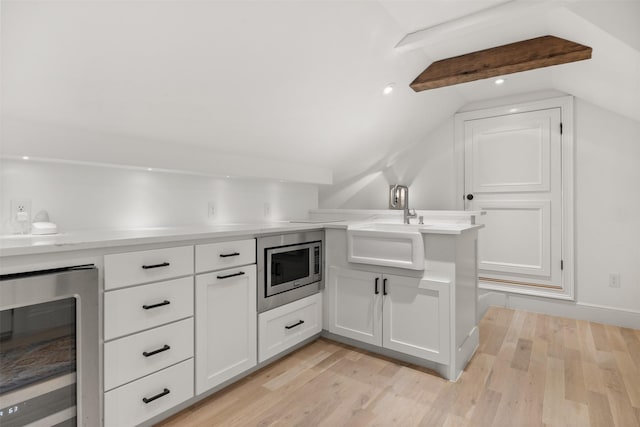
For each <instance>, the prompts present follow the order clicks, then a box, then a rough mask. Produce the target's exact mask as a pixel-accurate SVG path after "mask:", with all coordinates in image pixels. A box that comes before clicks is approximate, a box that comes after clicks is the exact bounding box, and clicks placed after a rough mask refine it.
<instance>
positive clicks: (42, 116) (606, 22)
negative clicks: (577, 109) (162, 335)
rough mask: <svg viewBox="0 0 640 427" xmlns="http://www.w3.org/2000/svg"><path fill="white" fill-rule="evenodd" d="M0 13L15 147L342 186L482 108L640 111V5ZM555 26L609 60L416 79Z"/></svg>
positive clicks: (19, 7)
mask: <svg viewBox="0 0 640 427" xmlns="http://www.w3.org/2000/svg"><path fill="white" fill-rule="evenodd" d="M514 4H515V6H514ZM505 7H506V8H507V9H513V10H515V12H509V13H502V12H501V8H505ZM490 8H493V9H492V10H491V12H483V11H485V10H487V9H490ZM0 13H1V16H0V18H1V25H2V26H1V36H2V37H1V49H2V52H1V54H2V64H1V67H2V70H1V71H2V75H1V80H2V87H1V89H2V105H1V108H2V111H1V112H2V120H3V126H2V148H1V150H2V151H1V154H3V155H5V156H17V155H21V154H24V153H25V151H26V150H31V152H30V153H29V154H31V155H32V156H34V157H38V156H40V157H46V158H60V159H67V160H72V161H86V162H101V161H103V162H104V161H105V158H108V163H118V164H124V165H131V166H151V163H153V162H157V163H158V164H154V166H158V167H164V168H167V169H171V168H177V169H184V168H187V169H188V168H189V165H194V169H195V170H194V171H195V172H199V173H212V174H215V173H216V172H218V173H220V174H228V173H235V171H234V170H233V168H231V170H230V169H229V166H228V164H230V162H226V161H225V162H223V161H218V162H217V163H216V162H215V161H214V158H215V157H217V156H218V157H220V158H225V157H224V156H236V157H234V158H243V157H247V158H248V157H251V158H252V159H253V160H252V161H253V163H251V162H249V163H248V164H257V163H258V162H259V161H263V163H264V164H265V165H266V166H265V168H272V169H277V170H280V174H278V173H274V174H273V175H269V174H268V173H266V172H260V173H258V175H262V176H270V177H276V178H277V177H279V178H284V179H289V178H290V179H297V180H302V181H305V180H306V181H311V182H320V183H327V182H329V181H330V178H327V176H329V175H330V172H331V171H334V172H335V173H336V175H337V176H348V175H349V174H352V173H356V172H358V171H360V170H363V169H366V168H367V167H370V165H372V164H375V163H376V162H380V161H381V159H384V158H385V157H386V156H388V155H389V154H390V153H393V152H394V151H397V150H398V149H401V148H402V147H404V146H407V145H411V144H415V143H416V142H418V141H421V140H422V138H424V136H425V135H426V134H428V133H429V131H430V130H431V129H432V128H433V127H435V126H436V125H437V124H438V123H440V122H441V121H443V120H444V119H446V118H447V117H450V116H451V115H452V114H454V113H455V112H456V111H457V110H459V109H460V108H461V107H463V106H464V105H466V104H468V103H470V102H474V101H479V100H484V99H490V98H496V97H502V96H507V95H513V94H519V93H526V92H532V91H538V90H557V91H562V92H565V93H569V94H573V95H575V96H578V97H581V98H583V99H585V100H587V101H590V102H592V103H595V104H598V105H601V106H603V107H605V108H608V109H610V110H613V111H615V112H618V113H619V114H622V115H624V116H627V117H631V118H633V119H635V120H640V77H639V76H640V26H639V25H637V23H638V16H640V2H639V1H636V0H633V1H618V0H609V1H590V0H582V1H573V2H560V1H553V0H551V1H544V0H535V1H533V0H515V1H511V2H502V1H495V0H486V1H485V0H475V1H463V0H442V1H436V0H426V1H402V0H397V1H396V0H382V1H377V2H375V1H288V2H282V1H269V0H262V1H189V0H186V1H116V2H114V1H57V0H52V1H41V2H36V1H28V0H15V1H11V0H9V1H6V0H3V2H2V6H1V10H0ZM469 15H471V17H469ZM465 17H466V18H465ZM429 28H431V29H432V31H429V30H427V31H425V32H422V33H421V32H420V30H423V29H429ZM414 32H418V33H416V34H414V38H413V41H412V42H411V43H408V44H405V45H401V46H398V47H396V46H397V45H398V43H399V42H400V41H401V40H403V38H405V36H407V34H410V33H414ZM546 34H552V35H556V36H559V37H563V38H566V39H569V40H572V41H575V42H578V43H582V44H585V45H587V46H591V47H592V48H593V58H592V59H591V60H588V61H581V62H578V63H573V64H566V65H560V66H555V67H550V68H546V69H540V70H535V71H528V72H524V73H518V74H513V75H510V76H509V77H508V78H507V82H506V83H505V84H504V85H502V86H500V87H496V86H495V85H494V84H493V83H492V81H491V80H480V81H476V82H470V83H465V84H462V85H458V86H453V87H447V88H440V89H435V90H430V91H426V92H421V93H415V92H413V90H411V89H410V88H409V83H410V82H411V81H412V80H413V79H414V78H415V77H416V76H417V75H418V74H419V73H420V72H421V71H422V70H424V69H425V68H426V67H427V66H428V65H429V64H430V63H431V62H433V61H436V60H439V59H443V58H447V57H451V56H455V55H460V54H464V53H467V52H472V51H476V50H480V49H486V48H489V47H493V46H499V45H503V44H507V43H511V42H515V41H519V40H525V39H528V38H532V37H537V36H541V35H546ZM389 83H394V84H395V86H394V87H395V90H394V91H393V92H392V93H391V94H390V95H383V93H382V91H383V88H384V87H385V86H386V85H387V84H389ZM156 151H157V152H162V155H161V156H160V155H159V154H158V153H157V152H156ZM207 156H210V157H209V158H208V157H207ZM238 156H240V157H238ZM178 158H179V159H180V162H177V161H176V159H178ZM208 159H209V160H210V161H209V162H207V160H208ZM145 161H146V162H147V164H146V165H145V164H144V162H145ZM208 163H209V164H212V165H215V167H214V166H211V167H207V164H208ZM231 163H233V162H231ZM236 163H237V164H240V163H241V162H239V163H238V162H236ZM287 163H288V164H296V165H297V167H298V169H296V171H295V173H294V172H291V171H289V172H287V169H286V167H282V165H284V164H287ZM225 165H227V166H226V167H227V169H225ZM300 166H302V168H303V169H305V170H306V171H310V172H309V173H311V175H309V176H308V177H307V178H300V177H301V176H303V175H304V174H305V172H304V171H302V172H301V170H300ZM234 167H235V169H238V173H241V170H240V169H241V165H240V166H238V165H236V166H234ZM216 168H217V169H219V170H217V169H216ZM246 173H247V174H249V175H250V174H251V172H250V171H246Z"/></svg>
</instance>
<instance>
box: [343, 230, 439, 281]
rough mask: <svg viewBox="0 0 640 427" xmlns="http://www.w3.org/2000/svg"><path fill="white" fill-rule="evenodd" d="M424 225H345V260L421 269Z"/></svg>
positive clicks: (422, 265) (422, 263)
mask: <svg viewBox="0 0 640 427" xmlns="http://www.w3.org/2000/svg"><path fill="white" fill-rule="evenodd" d="M426 227H428V226H425V225H410V224H382V223H374V224H358V225H350V226H349V227H348V228H347V261H349V262H355V263H360V264H372V265H382V266H387V267H397V268H406V269H410V270H424V244H423V241H422V233H421V232H420V230H421V229H423V228H426Z"/></svg>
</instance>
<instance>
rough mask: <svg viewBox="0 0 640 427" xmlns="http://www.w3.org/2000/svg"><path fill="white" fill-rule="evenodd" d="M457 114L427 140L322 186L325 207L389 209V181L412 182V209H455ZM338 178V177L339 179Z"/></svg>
mask: <svg viewBox="0 0 640 427" xmlns="http://www.w3.org/2000/svg"><path fill="white" fill-rule="evenodd" d="M453 129H454V126H453V117H449V118H448V119H446V120H445V121H444V122H442V123H440V124H439V125H438V126H437V127H436V128H435V129H434V130H433V131H432V132H431V133H429V135H428V136H427V137H425V138H424V140H423V141H420V142H419V143H417V144H414V145H412V146H409V147H407V148H406V149H404V150H401V151H399V152H393V153H389V156H388V160H387V161H386V162H380V163H379V164H377V165H375V167H373V168H370V169H369V170H367V171H364V172H362V173H360V174H357V175H355V176H352V177H350V178H348V179H346V180H343V181H338V182H336V183H335V184H334V185H331V186H323V187H321V188H320V201H319V204H320V207H321V208H323V209H387V208H388V207H389V193H388V189H389V185H392V184H402V185H406V186H409V187H410V189H411V191H410V192H409V206H410V207H411V208H412V209H421V210H432V209H444V210H451V209H455V198H454V197H455V184H456V167H455V166H456V165H455V159H454V155H453ZM336 181H337V180H336Z"/></svg>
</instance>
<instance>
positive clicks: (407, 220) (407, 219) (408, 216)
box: [404, 206, 418, 224]
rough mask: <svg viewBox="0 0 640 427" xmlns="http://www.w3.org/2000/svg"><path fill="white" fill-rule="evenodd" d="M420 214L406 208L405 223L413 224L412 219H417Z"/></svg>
mask: <svg viewBox="0 0 640 427" xmlns="http://www.w3.org/2000/svg"><path fill="white" fill-rule="evenodd" d="M417 217H418V214H417V213H416V210H415V209H409V206H406V207H405V208H404V223H405V224H411V218H417Z"/></svg>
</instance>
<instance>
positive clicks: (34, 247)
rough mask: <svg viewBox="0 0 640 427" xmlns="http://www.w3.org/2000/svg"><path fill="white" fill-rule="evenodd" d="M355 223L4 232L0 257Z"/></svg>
mask: <svg viewBox="0 0 640 427" xmlns="http://www.w3.org/2000/svg"><path fill="white" fill-rule="evenodd" d="M354 222H361V221H335V220H332V221H329V222H289V221H286V222H285V221H283V222H273V223H255V224H227V225H211V226H193V227H149V228H130V229H95V230H91V229H90V230H75V231H67V232H62V233H58V234H53V235H48V236H33V235H4V236H0V257H9V256H20V255H35V254H43V253H53V252H64V251H77V250H85V249H96V248H109V247H119V246H130V245H145V244H154V243H168V242H177V241H184V240H198V239H217V238H227V237H241V236H256V235H266V234H274V233H293V232H296V231H305V230H317V229H323V228H337V229H346V228H347V227H348V226H349V225H350V224H353V223H354ZM369 222H371V221H369ZM479 227H481V226H479V225H472V224H434V225H432V226H431V227H430V228H428V229H424V230H420V231H421V232H422V233H425V234H429V233H431V234H460V233H462V232H463V231H466V230H471V229H474V228H479Z"/></svg>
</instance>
